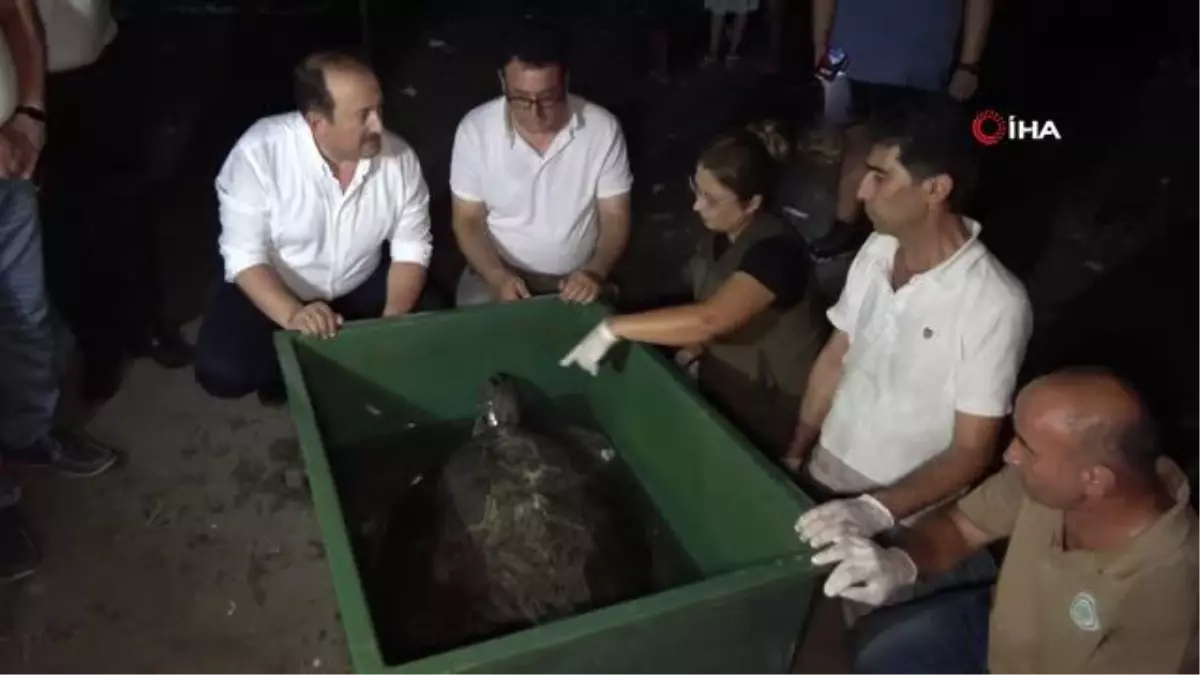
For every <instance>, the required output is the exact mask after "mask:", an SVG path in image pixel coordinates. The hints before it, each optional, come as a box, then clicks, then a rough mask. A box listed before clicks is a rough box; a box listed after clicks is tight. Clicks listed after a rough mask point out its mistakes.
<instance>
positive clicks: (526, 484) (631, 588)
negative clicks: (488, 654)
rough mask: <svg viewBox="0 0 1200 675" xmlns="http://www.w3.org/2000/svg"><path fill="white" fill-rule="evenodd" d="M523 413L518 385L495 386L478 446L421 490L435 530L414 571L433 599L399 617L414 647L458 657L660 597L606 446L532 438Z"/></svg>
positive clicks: (595, 440)
mask: <svg viewBox="0 0 1200 675" xmlns="http://www.w3.org/2000/svg"><path fill="white" fill-rule="evenodd" d="M520 407H521V406H520V401H519V400H518V395H517V387H516V384H515V382H514V380H513V379H512V378H511V377H509V376H507V375H505V374H497V375H494V376H492V377H491V378H489V379H488V380H487V382H486V383H485V385H484V388H483V395H482V397H481V410H480V415H479V416H478V418H477V419H476V421H475V424H474V428H473V430H472V433H471V437H470V439H469V440H467V441H466V442H465V443H463V444H462V445H461V446H460V447H458V448H456V449H453V450H452V451H451V452H450V453H449V454H448V455H447V457H446V459H445V462H444V464H443V465H442V466H441V469H440V471H438V472H437V473H436V475H435V476H430V477H427V478H426V479H424V480H425V481H426V482H428V485H425V486H424V487H422V486H421V485H418V486H416V488H415V489H418V490H424V491H425V494H426V496H427V498H428V499H429V500H430V502H431V508H429V509H428V510H425V509H421V511H423V512H424V513H423V514H422V515H424V514H429V517H430V519H431V520H432V522H429V523H427V524H426V526H427V529H425V530H424V532H425V533H426V534H425V536H423V537H421V539H422V540H423V542H424V544H423V545H420V546H409V547H408V550H407V555H408V556H409V558H410V561H411V559H412V556H421V557H423V558H424V559H425V561H426V564H423V565H420V571H418V568H417V567H414V566H413V565H412V564H411V562H410V565H408V566H407V567H406V572H407V573H409V574H416V575H417V576H419V577H421V578H422V583H417V584H409V587H410V588H413V589H414V590H415V589H416V588H417V587H420V591H419V594H420V595H421V596H422V600H421V601H420V602H414V600H415V598H414V597H413V594H412V593H410V594H409V595H408V597H407V598H406V599H405V600H404V604H406V605H407V607H405V608H404V609H399V608H398V611H402V612H404V617H403V619H402V621H401V623H402V624H404V630H403V632H404V633H405V634H406V636H407V639H405V640H404V641H405V642H408V643H409V644H413V643H420V644H422V645H424V646H427V647H429V648H435V649H436V648H438V647H441V648H447V647H450V646H454V645H460V644H463V643H465V642H468V641H473V640H477V639H481V638H483V637H487V636H493V635H497V634H502V633H506V632H509V631H512V630H517V629H521V628H525V627H528V626H530V625H533V624H537V623H542V622H546V621H550V620H554V619H557V618H562V617H565V616H570V615H572V614H576V613H579V612H582V611H587V610H589V609H592V608H597V607H602V606H605V605H608V604H612V603H615V602H620V601H622V600H626V599H630V598H632V597H636V596H638V595H641V594H644V593H646V592H648V591H649V590H650V584H651V583H652V568H651V561H650V554H649V546H648V542H647V540H646V530H645V528H644V527H643V524H642V523H641V522H640V521H639V520H637V518H636V517H635V516H634V515H633V513H632V512H631V511H630V510H629V508H628V507H627V505H626V504H625V503H624V502H623V501H622V499H621V498H622V487H623V486H622V485H620V483H619V480H620V477H619V475H618V474H617V472H616V467H617V464H616V462H614V461H612V460H613V459H614V453H613V451H612V449H611V447H609V446H608V444H607V442H606V439H604V438H603V436H602V435H600V434H597V433H595V432H592V431H590V430H587V429H581V428H571V429H564V430H563V433H555V432H554V431H553V430H546V431H540V430H533V429H531V428H530V426H531V425H530V424H529V423H528V420H524V419H523V417H522V415H521V410H520ZM397 515H398V516H399V515H400V514H397ZM410 541H411V539H410ZM421 549H424V551H423V552H421V551H420V550H421ZM385 573H386V572H385ZM413 581H416V579H413ZM414 647H415V645H414Z"/></svg>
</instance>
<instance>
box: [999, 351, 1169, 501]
mask: <svg viewBox="0 0 1200 675" xmlns="http://www.w3.org/2000/svg"><path fill="white" fill-rule="evenodd" d="M1021 397H1022V398H1024V399H1025V400H1024V401H1023V403H1025V404H1026V405H1025V406H1024V407H1025V411H1026V412H1027V413H1029V414H1030V415H1031V416H1033V417H1036V418H1037V423H1039V424H1040V425H1041V426H1043V427H1044V428H1045V430H1046V431H1048V432H1050V433H1053V434H1055V435H1059V436H1060V437H1061V438H1062V439H1063V440H1064V441H1067V442H1069V443H1070V444H1071V445H1074V446H1075V448H1076V449H1077V450H1078V452H1079V453H1080V455H1079V456H1078V459H1079V460H1082V461H1085V462H1094V463H1098V464H1103V465H1105V466H1107V467H1109V468H1110V469H1112V470H1113V471H1115V472H1121V473H1126V474H1128V475H1130V476H1132V477H1134V478H1136V479H1140V480H1145V479H1152V478H1153V477H1154V475H1155V460H1156V459H1157V458H1158V439H1157V430H1156V428H1155V425H1154V422H1153V420H1152V418H1151V415H1150V412H1149V410H1148V409H1147V407H1146V405H1145V402H1144V401H1143V399H1142V397H1141V395H1139V394H1138V392H1137V391H1136V390H1135V389H1134V388H1133V387H1132V386H1130V385H1129V384H1128V383H1127V382H1125V381H1124V380H1122V379H1121V378H1119V377H1117V376H1116V375H1114V374H1113V373H1111V372H1108V371H1105V370H1102V369H1099V368H1072V369H1067V370H1062V371H1058V372H1055V373H1051V374H1049V375H1046V376H1043V377H1041V378H1039V379H1037V380H1035V381H1033V382H1032V383H1030V384H1029V386H1027V387H1026V388H1025V391H1023V392H1022V394H1021Z"/></svg>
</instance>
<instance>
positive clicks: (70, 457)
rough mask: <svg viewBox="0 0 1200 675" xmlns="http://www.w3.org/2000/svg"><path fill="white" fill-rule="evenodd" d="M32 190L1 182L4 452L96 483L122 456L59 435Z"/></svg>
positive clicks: (0, 436)
mask: <svg viewBox="0 0 1200 675" xmlns="http://www.w3.org/2000/svg"><path fill="white" fill-rule="evenodd" d="M56 347H57V344H56V335H55V326H54V320H53V314H52V312H51V308H50V302H49V300H48V299H47V295H46V282H45V277H44V272H43V262H42V234H41V223H40V222H39V219H38V202H37V195H36V190H35V188H34V186H33V183H32V182H30V181H24V180H0V374H2V375H0V452H2V453H3V456H4V458H5V460H7V461H12V462H13V463H15V464H25V465H32V466H49V467H54V468H56V469H59V470H61V471H63V472H64V473H70V474H74V475H79V476H94V475H96V474H99V473H101V472H103V471H105V470H107V469H108V468H109V467H111V466H112V465H113V464H115V463H116V461H117V455H116V453H114V452H113V451H112V450H110V449H108V448H105V447H103V446H101V445H99V444H98V443H95V442H94V441H92V440H91V439H88V438H85V437H83V436H71V435H68V434H65V433H59V432H56V431H55V429H54V428H53V425H54V414H55V412H56V410H57V408H58V402H59V397H60V394H61V391H60V388H59V380H58V376H59V368H58V363H57V361H58V354H57V353H56V351H57V350H56Z"/></svg>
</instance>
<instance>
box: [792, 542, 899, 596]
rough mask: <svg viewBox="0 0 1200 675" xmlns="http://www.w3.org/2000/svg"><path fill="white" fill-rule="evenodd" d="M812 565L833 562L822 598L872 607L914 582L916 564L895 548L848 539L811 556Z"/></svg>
mask: <svg viewBox="0 0 1200 675" xmlns="http://www.w3.org/2000/svg"><path fill="white" fill-rule="evenodd" d="M812 563H813V565H817V566H822V565H830V564H833V563H837V567H835V568H833V572H832V573H830V575H829V578H828V579H826V580H825V595H826V597H830V598H836V597H839V596H840V597H843V598H846V599H847V600H855V601H857V602H863V603H866V604H868V605H871V606H873V607H877V606H879V605H882V604H883V603H884V602H886V601H887V599H888V598H890V597H891V596H892V594H893V593H895V592H896V591H897V590H898V589H900V588H902V587H904V586H908V585H911V584H912V583H913V582H915V581H916V580H917V565H916V563H914V562H913V560H912V558H910V557H909V556H908V554H907V553H905V552H904V551H903V550H902V549H899V548H895V547H893V548H887V549H885V548H882V547H881V546H879V545H878V544H876V543H875V542H873V541H871V540H870V539H865V538H863V537H855V536H850V537H846V538H844V539H841V540H839V541H838V542H837V543H836V544H834V545H833V546H830V547H829V548H827V549H825V550H824V551H821V552H820V553H818V554H816V555H814V556H813V557H812Z"/></svg>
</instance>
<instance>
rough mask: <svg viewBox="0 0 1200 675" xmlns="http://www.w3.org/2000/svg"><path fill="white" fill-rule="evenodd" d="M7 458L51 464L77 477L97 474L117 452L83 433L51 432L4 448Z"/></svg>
mask: <svg viewBox="0 0 1200 675" xmlns="http://www.w3.org/2000/svg"><path fill="white" fill-rule="evenodd" d="M4 458H5V459H6V460H9V461H11V462H12V463H13V464H17V465H20V466H27V467H38V468H51V469H54V470H56V471H58V472H60V473H64V474H66V475H69V476H77V477H80V478H90V477H92V476H98V475H100V474H102V473H104V472H105V471H107V470H109V469H110V468H112V466H113V465H114V464H116V463H117V459H118V455H117V453H116V452H115V451H114V450H112V449H111V448H109V447H106V446H104V445H101V444H100V443H98V442H97V441H96V440H95V439H92V438H90V437H88V436H85V435H82V434H68V433H63V432H52V433H50V434H48V435H46V436H43V437H42V438H41V439H40V440H38V441H36V442H35V443H33V445H30V446H29V447H26V448H22V449H20V450H15V451H13V452H7V453H5V454H4Z"/></svg>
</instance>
